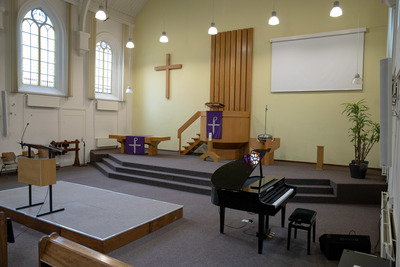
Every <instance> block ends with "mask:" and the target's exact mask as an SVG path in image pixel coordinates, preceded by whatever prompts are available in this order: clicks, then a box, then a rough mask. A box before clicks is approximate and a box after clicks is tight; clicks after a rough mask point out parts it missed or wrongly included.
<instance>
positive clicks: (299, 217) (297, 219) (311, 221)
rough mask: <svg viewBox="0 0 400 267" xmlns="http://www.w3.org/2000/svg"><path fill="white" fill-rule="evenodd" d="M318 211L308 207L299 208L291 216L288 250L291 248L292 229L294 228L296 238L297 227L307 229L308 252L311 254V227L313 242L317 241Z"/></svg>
mask: <svg viewBox="0 0 400 267" xmlns="http://www.w3.org/2000/svg"><path fill="white" fill-rule="evenodd" d="M316 217H317V212H316V211H313V210H308V209H301V208H297V209H295V211H293V213H292V214H291V215H290V217H289V229H288V240H287V250H289V249H290V238H291V231H292V228H294V238H296V237H297V229H302V230H307V254H308V255H310V245H311V244H310V243H311V242H310V241H311V228H313V242H314V243H315V225H316V220H317V218H316Z"/></svg>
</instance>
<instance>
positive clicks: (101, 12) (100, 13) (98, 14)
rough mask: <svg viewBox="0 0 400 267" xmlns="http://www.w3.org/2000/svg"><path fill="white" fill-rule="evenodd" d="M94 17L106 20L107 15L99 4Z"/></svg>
mask: <svg viewBox="0 0 400 267" xmlns="http://www.w3.org/2000/svg"><path fill="white" fill-rule="evenodd" d="M95 17H96V19H98V20H103V21H104V20H106V18H107V15H106V12H104V7H103V6H99V10H97V12H96V16H95Z"/></svg>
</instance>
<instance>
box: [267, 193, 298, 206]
mask: <svg viewBox="0 0 400 267" xmlns="http://www.w3.org/2000/svg"><path fill="white" fill-rule="evenodd" d="M293 190H294V189H293V188H290V189H289V190H288V191H286V193H285V194H283V195H282V196H281V197H280V198H278V199H277V200H276V201H275V202H274V203H272V205H273V206H274V207H275V208H276V207H278V206H279V205H280V204H281V203H282V202H283V201H285V200H286V199H287V198H288V197H289V196H290V195H291V194H292V193H293Z"/></svg>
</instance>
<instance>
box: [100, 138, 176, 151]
mask: <svg viewBox="0 0 400 267" xmlns="http://www.w3.org/2000/svg"><path fill="white" fill-rule="evenodd" d="M127 135H128V134H110V135H108V138H110V139H117V141H118V142H119V143H121V154H125V139H126V136H127ZM168 140H171V137H170V136H145V137H144V143H145V144H147V145H148V146H149V156H155V155H157V154H158V144H159V143H160V142H162V141H168Z"/></svg>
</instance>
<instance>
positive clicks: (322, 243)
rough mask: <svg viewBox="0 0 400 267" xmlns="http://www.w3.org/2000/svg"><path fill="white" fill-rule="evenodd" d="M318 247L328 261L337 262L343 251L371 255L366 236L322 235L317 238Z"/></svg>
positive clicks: (368, 239)
mask: <svg viewBox="0 0 400 267" xmlns="http://www.w3.org/2000/svg"><path fill="white" fill-rule="evenodd" d="M319 247H320V249H321V252H322V253H323V254H324V255H325V256H326V258H327V259H328V260H339V259H340V257H341V256H342V252H343V249H350V250H354V251H358V252H364V253H368V254H369V253H371V241H370V238H369V236H368V235H337V234H324V235H321V236H320V237H319Z"/></svg>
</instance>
